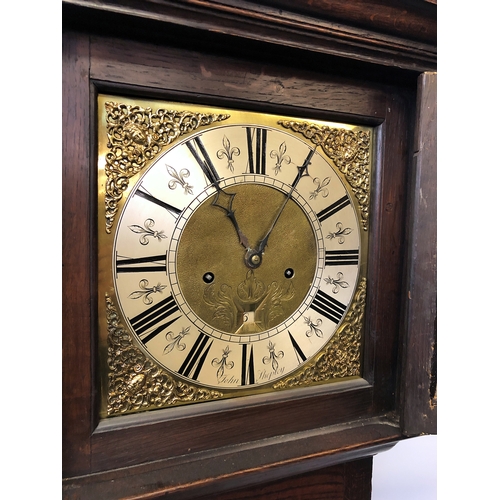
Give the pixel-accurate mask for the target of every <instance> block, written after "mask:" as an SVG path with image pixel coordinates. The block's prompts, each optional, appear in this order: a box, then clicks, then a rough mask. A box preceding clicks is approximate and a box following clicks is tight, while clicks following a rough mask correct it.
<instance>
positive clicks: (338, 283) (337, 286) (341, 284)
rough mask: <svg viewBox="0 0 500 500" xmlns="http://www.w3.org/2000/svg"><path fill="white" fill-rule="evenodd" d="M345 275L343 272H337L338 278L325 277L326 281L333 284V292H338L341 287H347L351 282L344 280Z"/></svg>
mask: <svg viewBox="0 0 500 500" xmlns="http://www.w3.org/2000/svg"><path fill="white" fill-rule="evenodd" d="M343 277H344V274H343V273H340V272H339V273H337V279H334V278H331V277H330V276H328V278H325V281H326V282H327V283H328V284H329V285H333V293H338V292H339V290H340V289H341V288H347V287H348V286H349V283H347V281H343V280H342V278H343Z"/></svg>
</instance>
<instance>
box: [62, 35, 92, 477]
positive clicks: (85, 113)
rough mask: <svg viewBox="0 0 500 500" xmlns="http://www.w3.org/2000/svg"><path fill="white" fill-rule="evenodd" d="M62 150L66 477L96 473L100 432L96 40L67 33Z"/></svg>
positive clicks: (64, 470)
mask: <svg viewBox="0 0 500 500" xmlns="http://www.w3.org/2000/svg"><path fill="white" fill-rule="evenodd" d="M62 64H63V71H62V77H63V86H62V88H63V93H62V105H63V110H64V112H63V127H62V131H63V134H62V135H63V137H62V138H63V143H62V144H63V149H62V188H63V190H62V230H63V240H62V241H63V247H62V266H63V267H62V354H63V356H62V392H63V403H62V465H63V475H64V476H76V475H80V474H86V473H88V472H90V470H91V454H92V450H91V433H92V431H93V430H94V428H95V425H96V422H95V420H94V416H95V414H94V413H93V412H94V410H95V402H96V401H95V400H94V399H93V396H94V394H95V393H96V389H95V385H94V383H95V379H94V377H93V369H94V365H93V360H94V349H93V347H94V345H93V340H92V333H93V331H95V330H94V328H93V323H92V321H93V318H92V314H91V308H90V307H89V306H90V304H91V303H92V287H93V283H92V274H91V262H92V252H93V248H92V237H91V235H92V231H93V230H92V222H91V221H92V217H91V206H92V204H91V199H90V197H91V190H90V189H89V187H90V185H89V183H90V182H91V179H90V177H91V173H90V165H91V164H92V160H91V158H92V155H91V149H90V144H91V139H90V136H89V134H90V133H91V130H93V127H92V126H91V121H92V118H91V95H90V84H89V68H90V40H89V37H88V36H87V35H85V34H81V33H77V32H72V31H65V32H63V52H62Z"/></svg>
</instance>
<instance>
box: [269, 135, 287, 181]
mask: <svg viewBox="0 0 500 500" xmlns="http://www.w3.org/2000/svg"><path fill="white" fill-rule="evenodd" d="M285 153H286V144H285V143H284V142H282V143H281V144H280V147H279V148H278V151H276V150H275V149H273V150H272V151H271V152H270V153H269V156H270V157H271V158H273V159H276V165H275V167H274V173H275V174H276V175H278V173H279V172H281V164H282V163H283V162H285V164H286V165H289V164H290V162H291V161H292V159H291V158H290V157H289V156H288V155H287V154H285Z"/></svg>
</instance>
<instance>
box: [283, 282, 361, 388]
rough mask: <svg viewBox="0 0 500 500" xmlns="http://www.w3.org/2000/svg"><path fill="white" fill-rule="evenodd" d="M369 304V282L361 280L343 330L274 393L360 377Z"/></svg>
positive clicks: (337, 332) (338, 331)
mask: <svg viewBox="0 0 500 500" xmlns="http://www.w3.org/2000/svg"><path fill="white" fill-rule="evenodd" d="M365 304H366V279H363V280H361V282H360V284H359V286H358V289H357V290H356V294H355V295H354V299H353V302H352V305H351V308H350V309H349V312H348V314H347V316H346V318H345V320H344V322H343V324H342V326H341V327H340V328H339V329H338V330H337V331H336V332H335V335H334V336H333V337H332V339H331V341H330V342H329V343H328V345H327V346H326V348H325V349H324V351H323V352H322V353H321V354H320V355H318V356H317V357H316V358H315V359H314V360H313V361H312V362H310V363H308V364H307V366H306V367H305V368H304V369H302V370H300V371H299V372H298V373H296V374H295V375H294V376H292V377H287V378H285V379H283V380H280V381H279V382H277V383H276V384H274V386H273V388H274V389H290V388H293V387H305V386H308V385H312V384H315V383H318V382H326V381H332V380H333V379H340V378H346V377H353V376H360V374H361V330H362V328H363V318H364V313H365Z"/></svg>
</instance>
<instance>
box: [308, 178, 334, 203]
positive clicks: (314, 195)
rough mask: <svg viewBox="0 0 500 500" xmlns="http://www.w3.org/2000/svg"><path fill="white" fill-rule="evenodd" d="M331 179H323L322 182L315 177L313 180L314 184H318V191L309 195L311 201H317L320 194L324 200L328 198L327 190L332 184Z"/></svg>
mask: <svg viewBox="0 0 500 500" xmlns="http://www.w3.org/2000/svg"><path fill="white" fill-rule="evenodd" d="M330 179H331V178H330V177H326V178H325V179H323V181H321V180H320V178H319V177H315V178H314V179H313V182H314V184H316V189H315V190H314V191H311V193H310V194H309V199H310V200H315V199H316V198H317V197H318V195H319V194H321V196H323V198H326V197H327V196H328V189H326V186H328V184H330Z"/></svg>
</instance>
